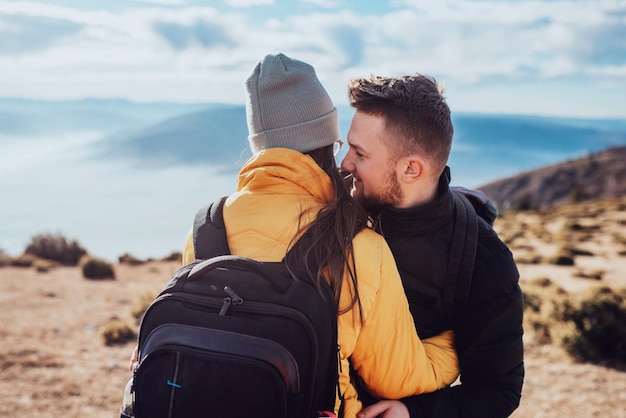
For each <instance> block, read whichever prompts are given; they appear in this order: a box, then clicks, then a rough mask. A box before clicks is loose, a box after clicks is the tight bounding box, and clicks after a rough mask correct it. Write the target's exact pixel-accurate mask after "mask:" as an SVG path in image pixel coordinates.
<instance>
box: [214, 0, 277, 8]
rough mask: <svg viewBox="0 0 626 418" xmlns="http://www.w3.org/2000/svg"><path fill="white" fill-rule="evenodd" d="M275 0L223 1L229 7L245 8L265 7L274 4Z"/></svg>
mask: <svg viewBox="0 0 626 418" xmlns="http://www.w3.org/2000/svg"><path fill="white" fill-rule="evenodd" d="M274 1H275V0H224V3H226V4H227V5H229V6H230V7H238V8H246V7H254V6H267V5H272V4H274Z"/></svg>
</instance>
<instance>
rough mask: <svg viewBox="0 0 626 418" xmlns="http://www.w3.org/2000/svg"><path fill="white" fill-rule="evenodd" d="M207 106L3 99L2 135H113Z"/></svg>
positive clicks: (0, 123) (1, 100)
mask: <svg viewBox="0 0 626 418" xmlns="http://www.w3.org/2000/svg"><path fill="white" fill-rule="evenodd" d="M206 107H207V105H206V104H202V105H198V104H181V103H136V102H130V101H128V100H122V99H84V100H63V101H46V100H30V99H2V98H0V137H1V136H3V135H10V136H21V137H24V136H25V137H37V136H48V137H50V136H52V135H58V134H65V133H68V132H80V131H97V132H103V133H108V134H112V133H116V132H122V131H125V130H128V129H137V127H140V126H146V125H150V124H154V123H157V122H159V121H162V120H163V119H166V118H170V117H173V116H177V115H181V114H185V113H189V112H192V111H194V110H197V109H199V108H206Z"/></svg>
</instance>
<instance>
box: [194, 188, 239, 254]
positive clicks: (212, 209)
mask: <svg viewBox="0 0 626 418" xmlns="http://www.w3.org/2000/svg"><path fill="white" fill-rule="evenodd" d="M226 198H227V196H224V197H222V198H221V199H220V200H218V201H216V202H212V203H209V204H207V205H205V206H203V207H201V208H200V209H199V210H198V212H197V213H196V217H195V219H194V222H193V251H194V254H195V256H196V260H206V259H209V258H211V257H216V256H218V255H228V254H230V248H229V247H228V240H227V239H226V226H224V213H223V208H224V202H225V201H226Z"/></svg>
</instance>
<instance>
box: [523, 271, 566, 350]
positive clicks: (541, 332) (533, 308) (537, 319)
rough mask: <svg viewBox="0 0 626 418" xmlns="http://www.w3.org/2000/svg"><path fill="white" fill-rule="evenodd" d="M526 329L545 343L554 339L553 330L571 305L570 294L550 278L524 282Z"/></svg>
mask: <svg viewBox="0 0 626 418" xmlns="http://www.w3.org/2000/svg"><path fill="white" fill-rule="evenodd" d="M522 291H523V293H524V331H525V332H527V333H528V334H529V335H531V336H533V337H534V339H535V340H536V341H537V342H539V343H543V344H549V343H551V342H552V341H553V335H552V331H553V330H554V326H555V324H556V323H558V322H560V321H561V320H562V317H563V313H564V311H565V310H566V309H567V307H568V306H569V295H568V294H567V292H565V290H563V289H562V288H561V287H559V286H557V285H555V284H554V283H553V282H552V281H551V280H550V279H549V278H538V279H535V280H533V281H530V282H527V283H523V284H522Z"/></svg>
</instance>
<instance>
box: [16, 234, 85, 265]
mask: <svg viewBox="0 0 626 418" xmlns="http://www.w3.org/2000/svg"><path fill="white" fill-rule="evenodd" d="M24 253H25V254H32V255H34V256H36V257H39V258H44V259H46V260H53V261H57V262H59V263H61V264H63V265H66V266H75V265H77V264H78V262H79V261H80V258H81V257H82V256H84V255H85V254H87V251H85V249H84V248H83V247H81V246H80V244H78V242H76V241H74V240H68V239H67V238H65V237H64V236H63V235H60V234H39V235H35V236H34V237H33V238H32V239H31V241H30V244H28V246H27V247H26V250H25V251H24Z"/></svg>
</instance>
